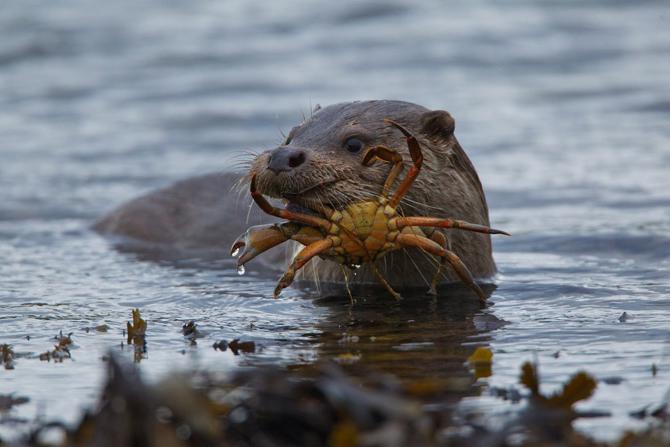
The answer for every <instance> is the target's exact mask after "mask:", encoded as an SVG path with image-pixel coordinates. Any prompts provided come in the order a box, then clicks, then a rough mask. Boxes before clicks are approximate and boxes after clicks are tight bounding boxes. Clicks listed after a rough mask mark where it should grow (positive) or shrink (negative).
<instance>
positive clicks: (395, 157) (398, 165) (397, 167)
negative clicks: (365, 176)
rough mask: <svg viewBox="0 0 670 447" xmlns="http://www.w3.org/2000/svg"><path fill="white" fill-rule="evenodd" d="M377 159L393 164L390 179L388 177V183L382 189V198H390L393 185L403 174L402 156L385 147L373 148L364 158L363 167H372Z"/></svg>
mask: <svg viewBox="0 0 670 447" xmlns="http://www.w3.org/2000/svg"><path fill="white" fill-rule="evenodd" d="M375 158H379V159H380V160H383V161H387V162H389V163H393V167H392V168H391V171H389V174H388V177H386V181H385V182H384V187H383V188H382V197H384V198H388V194H389V191H390V190H391V185H393V182H394V181H395V179H396V178H397V177H398V175H399V174H400V172H402V168H403V163H402V156H401V155H400V154H399V153H397V152H396V151H394V150H393V149H389V148H387V147H384V146H377V147H373V148H372V149H370V150H369V151H368V152H367V153H366V154H365V157H363V165H364V166H370V165H371V164H372V161H373V160H374V159H375Z"/></svg>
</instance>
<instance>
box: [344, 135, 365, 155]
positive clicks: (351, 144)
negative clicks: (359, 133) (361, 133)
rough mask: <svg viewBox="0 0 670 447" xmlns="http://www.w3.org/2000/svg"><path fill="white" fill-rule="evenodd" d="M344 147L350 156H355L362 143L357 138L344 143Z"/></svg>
mask: <svg viewBox="0 0 670 447" xmlns="http://www.w3.org/2000/svg"><path fill="white" fill-rule="evenodd" d="M344 147H345V149H346V150H348V151H349V152H351V153H352V154H356V153H358V152H360V151H361V149H363V142H362V141H361V140H359V139H358V138H349V139H347V141H345V142H344Z"/></svg>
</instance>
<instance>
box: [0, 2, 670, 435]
mask: <svg viewBox="0 0 670 447" xmlns="http://www.w3.org/2000/svg"><path fill="white" fill-rule="evenodd" d="M669 21H670V8H669V7H668V4H667V2H664V1H641V2H634V3H630V4H629V3H627V2H599V1H585V2H563V1H547V2H534V1H524V0H517V1H512V2H505V4H497V3H494V2H484V1H482V2H471V1H460V2H459V1H457V2H450V3H449V4H448V5H445V4H444V3H443V2H439V1H426V2H417V3H416V4H414V3H413V4H412V5H408V4H406V3H404V2H396V3H391V4H390V5H387V6H382V5H381V4H380V3H378V2H375V1H372V0H371V1H365V2H354V1H348V0H347V1H339V2H329V3H326V4H319V5H316V4H313V3H312V2H306V1H304V2H302V1H287V2H275V3H272V4H263V5H261V4H255V3H250V2H245V1H242V0H240V1H230V2H225V3H221V2H217V3H209V4H202V3H195V2H187V3H183V2H182V3H172V4H169V5H168V4H165V3H163V2H158V1H154V0H147V1H143V2H141V3H137V2H131V1H117V2H107V3H104V4H103V3H96V4H95V5H93V4H91V3H89V2H85V1H82V0H69V1H63V2H58V3H52V2H41V1H37V0H34V1H24V0H16V1H7V2H4V3H3V6H2V12H1V13H0V35H1V36H2V39H0V158H1V162H0V191H1V192H0V199H1V200H0V257H1V258H2V263H0V300H1V303H2V311H1V312H0V343H10V344H12V345H13V346H14V349H15V351H16V352H17V353H19V354H20V355H21V357H20V358H18V359H17V361H16V368H15V369H14V370H8V371H5V370H2V371H0V393H10V392H15V393H17V394H18V395H25V396H28V397H29V398H30V399H31V402H30V403H29V404H26V405H23V406H20V407H17V408H16V410H15V411H14V412H12V414H11V416H12V417H14V418H19V419H21V418H23V419H28V420H32V419H33V418H35V417H42V418H47V419H51V418H59V419H62V420H65V421H66V422H73V421H75V420H76V419H77V418H78V413H79V412H78V410H79V409H80V408H84V407H85V406H87V405H91V404H92V402H94V400H95V396H96V393H97V387H98V385H99V383H100V381H101V378H102V374H103V371H104V368H103V367H102V361H101V357H102V356H103V355H105V354H106V353H107V352H108V350H109V349H114V350H118V351H122V352H123V353H124V355H126V356H127V357H128V358H132V350H128V349H127V347H124V348H122V347H121V342H122V341H124V338H123V334H122V329H123V328H124V326H125V322H126V321H127V320H128V319H129V317H130V311H131V309H132V308H135V307H139V308H140V309H141V310H142V312H143V315H144V316H145V318H146V319H147V320H148V321H149V327H150V330H149V332H150V335H149V338H148V345H147V348H148V351H147V358H145V359H144V360H143V361H142V362H141V368H142V370H143V373H144V374H145V376H147V377H151V378H157V377H161V376H163V375H165V374H169V373H171V372H174V371H177V370H179V369H181V368H186V367H191V366H193V365H195V366H196V367H203V368H205V367H206V368H211V369H216V370H218V371H221V372H226V371H231V370H233V369H234V368H236V367H238V366H240V365H262V364H268V363H271V364H281V365H305V364H310V363H312V362H315V361H317V360H319V359H329V358H333V357H337V356H342V355H345V357H346V356H348V355H352V356H354V357H357V358H358V361H357V362H355V363H354V364H353V365H351V366H350V368H351V370H352V371H356V370H357V368H360V369H365V368H374V369H376V370H380V371H386V372H394V373H396V374H398V375H400V377H401V378H403V379H405V380H412V379H415V378H420V377H422V376H424V375H431V376H437V377H445V378H457V379H460V380H462V381H465V382H463V383H465V384H466V386H465V387H463V389H462V392H460V393H455V395H454V399H456V398H458V397H462V396H464V395H467V396H469V397H467V398H465V399H464V400H462V401H461V404H460V405H461V407H462V409H463V411H465V410H467V409H469V408H473V407H474V408H478V409H482V408H483V409H487V410H488V414H490V415H491V417H490V419H491V423H496V422H495V421H496V415H499V414H505V412H507V411H509V410H510V409H511V408H512V409H513V408H514V407H513V406H512V407H510V406H509V405H508V404H505V403H502V402H501V401H499V400H497V399H494V398H491V397H488V396H487V393H486V391H485V390H483V389H482V388H481V386H480V385H481V384H482V381H480V382H479V383H478V384H475V382H474V378H473V377H472V375H471V373H470V372H469V371H468V370H467V368H466V366H464V365H463V362H464V360H465V358H466V357H467V355H469V354H470V353H471V352H472V350H473V349H474V347H475V346H477V345H481V344H487V345H489V346H490V347H491V349H492V350H493V352H494V366H493V376H492V377H491V378H489V379H486V380H484V381H483V383H487V382H488V383H489V384H491V385H494V386H499V387H508V386H512V385H515V384H516V383H517V376H518V372H519V367H520V365H521V364H522V363H523V362H524V361H527V360H533V359H537V360H538V361H539V362H540V365H541V366H540V370H541V375H542V379H543V382H544V384H545V385H546V387H547V389H552V388H554V387H557V386H558V385H559V384H560V383H562V382H563V381H564V380H565V379H566V378H567V377H568V376H569V375H570V374H572V373H574V372H575V371H576V370H577V369H582V368H583V369H587V370H588V371H589V372H591V373H592V374H594V375H595V376H597V377H599V378H605V377H611V376H616V377H620V378H622V379H623V380H622V381H621V383H620V384H618V385H607V384H604V383H601V384H600V386H599V388H598V390H597V392H596V394H595V396H594V397H593V398H592V399H591V400H590V401H588V402H586V403H585V404H582V408H587V409H589V408H592V409H606V410H609V411H611V412H612V417H610V418H601V419H589V420H584V421H580V422H579V423H578V425H579V426H580V428H583V429H584V430H586V431H588V432H589V433H591V434H594V435H596V436H598V437H600V438H605V439H607V438H610V437H612V436H615V435H616V434H617V433H618V432H619V431H621V430H623V429H626V428H630V427H636V426H639V422H636V421H634V420H633V419H631V418H630V417H628V412H629V411H631V410H634V409H638V408H641V407H643V406H645V405H648V404H657V403H660V401H661V399H662V396H663V394H664V393H665V392H666V391H667V390H668V389H670V373H669V372H668V371H669V369H670V360H669V358H668V355H669V353H670V347H669V346H670V345H669V343H670V341H669V340H670V331H669V329H670V323H669V321H670V319H669V318H668V308H669V305H670V279H669V278H670V261H669V255H670V193H669V191H670V176H669V175H668V172H669V168H670V147H669V141H670V126H668V122H670V84H669V83H668V81H667V80H668V79H669V78H670V32H668V30H669V29H670V26H669V25H670V23H669ZM372 98H394V99H403V100H408V101H412V102H416V103H419V104H422V105H425V106H427V107H430V108H446V109H448V110H449V111H450V112H451V113H452V114H453V115H454V116H455V117H456V122H457V129H456V132H457V136H458V138H459V140H460V141H461V143H462V144H463V146H464V147H465V149H466V151H467V152H468V154H469V155H470V157H471V158H472V160H473V162H474V164H475V166H476V167H477V169H478V171H479V174H480V177H481V179H482V182H483V184H484V186H485V189H486V191H487V194H488V200H489V206H490V208H491V217H492V225H493V226H495V227H498V228H504V229H506V230H509V231H510V232H511V233H513V234H514V236H513V237H512V238H505V239H503V238H495V241H494V247H495V255H496V260H497V262H498V265H499V268H500V275H499V277H498V288H497V289H496V290H495V291H493V293H492V297H491V301H492V302H493V303H494V304H493V305H492V306H491V307H489V308H488V309H485V310H480V309H478V308H477V307H472V306H471V304H470V303H469V301H468V299H467V293H460V292H456V291H451V292H450V293H447V294H446V295H444V296H441V297H439V298H438V299H437V300H431V299H430V298H426V297H424V299H423V300H422V299H421V297H414V298H412V299H409V300H407V301H406V302H405V303H402V304H394V303H391V304H388V302H387V301H382V302H381V303H380V302H379V300H374V299H371V300H368V301H367V302H362V303H360V304H359V305H358V306H357V307H354V308H351V307H349V306H348V305H347V302H346V300H345V301H342V300H337V299H330V300H328V299H326V300H316V301H314V300H313V299H312V298H314V297H315V296H316V293H314V292H310V291H302V292H301V291H296V290H292V291H287V292H286V293H285V294H284V295H283V297H282V299H280V300H272V299H271V298H270V296H271V292H272V289H273V288H274V279H273V278H266V277H261V276H259V275H258V272H256V271H254V269H253V268H250V269H249V270H250V271H249V273H248V274H247V275H245V276H242V277H240V276H238V275H237V274H236V272H235V271H234V268H233V263H232V261H231V260H229V259H228V258H227V257H226V253H225V251H226V250H225V248H224V249H223V250H222V255H221V258H220V260H216V261H212V260H208V261H207V262H200V261H198V260H194V259H190V260H189V259H186V260H177V261H174V260H172V261H162V262H155V261H147V260H145V258H144V257H142V256H141V255H138V254H134V253H127V252H121V251H117V250H115V249H114V248H113V244H112V243H111V242H110V241H108V240H105V239H103V238H101V237H99V236H98V235H96V234H94V233H93V232H92V231H91V230H90V225H91V223H92V222H93V221H94V220H95V219H96V218H97V217H99V216H101V215H102V214H103V213H105V212H107V211H109V210H110V209H111V208H112V207H113V206H115V205H117V204H119V203H121V202H123V201H124V200H127V199H130V198H133V197H135V196H137V195H139V194H141V193H143V192H146V191H149V190H151V189H153V188H156V187H160V186H164V185H167V184H169V183H170V182H172V181H175V180H177V179H181V178H184V177H187V176H191V175H196V174H202V173H207V172H211V171H212V170H219V169H220V170H224V169H226V168H227V167H228V166H229V165H230V164H231V161H234V160H237V159H239V156H238V155H236V154H239V153H241V152H244V151H248V150H255V151H259V150H264V149H268V148H271V147H273V146H274V145H276V144H277V143H278V142H279V141H281V138H282V137H281V131H282V130H283V131H284V132H286V131H287V130H288V129H290V127H291V126H292V125H294V124H295V123H297V122H299V121H300V120H301V117H302V115H303V114H309V110H310V109H311V107H312V106H313V105H314V104H316V103H321V104H324V105H326V104H330V103H333V102H339V101H347V100H354V99H372ZM378 298H379V299H381V300H385V299H386V298H385V297H383V298H382V297H378ZM623 312H626V313H627V315H628V316H629V318H628V319H627V320H626V321H625V322H620V321H619V316H620V315H621V314H622V313H623ZM191 319H193V320H196V321H197V322H198V324H199V327H200V329H201V330H203V331H204V332H205V333H206V336H205V338H203V339H200V340H199V341H198V344H197V346H191V345H190V343H189V342H188V341H185V340H184V339H183V337H182V336H181V334H180V329H181V326H182V324H183V323H184V322H186V321H188V320H191ZM502 322H506V323H507V324H501V323H502ZM100 323H105V324H107V325H108V326H109V327H110V330H109V331H108V332H107V333H98V332H96V331H94V330H93V331H91V330H89V331H88V332H86V330H85V329H86V328H91V327H93V326H95V325H97V324H100ZM61 330H62V331H63V332H64V333H68V332H73V333H74V334H73V339H74V342H75V349H73V350H72V357H73V359H72V360H71V361H65V362H64V363H58V364H54V363H45V362H40V361H39V360H38V359H37V358H36V357H37V355H38V354H39V353H40V352H43V351H45V350H47V349H48V348H50V347H51V346H52V345H53V343H54V341H53V340H52V338H53V337H54V335H56V334H57V333H58V332H59V331H61ZM234 337H242V338H244V339H248V340H253V341H255V342H256V344H257V346H258V349H257V352H256V353H255V354H251V355H242V356H234V355H233V354H232V353H230V351H227V352H225V353H221V352H217V351H214V350H213V349H211V348H210V346H211V343H213V342H214V341H216V340H219V339H228V340H230V339H232V338H234ZM652 364H655V365H656V366H657V368H658V372H657V374H656V375H655V376H653V375H652V372H651V369H652ZM614 427H615V428H614ZM24 429H25V424H14V423H10V422H6V423H2V424H0V436H14V435H16V434H17V433H19V432H21V431H22V430H24Z"/></svg>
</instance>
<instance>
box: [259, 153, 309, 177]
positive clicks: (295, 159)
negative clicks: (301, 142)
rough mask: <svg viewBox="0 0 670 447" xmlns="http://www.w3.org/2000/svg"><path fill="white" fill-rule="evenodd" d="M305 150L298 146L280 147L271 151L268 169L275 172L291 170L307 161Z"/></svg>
mask: <svg viewBox="0 0 670 447" xmlns="http://www.w3.org/2000/svg"><path fill="white" fill-rule="evenodd" d="M305 159H306V156H305V151H304V150H302V149H297V148H288V147H284V146H281V147H278V148H277V149H275V150H273V151H272V152H271V153H270V160H269V161H268V169H269V170H270V171H272V172H274V173H275V174H279V173H280V172H285V171H290V170H291V169H293V168H297V167H298V166H300V165H301V164H303V163H304V162H305Z"/></svg>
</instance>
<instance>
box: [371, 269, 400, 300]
mask: <svg viewBox="0 0 670 447" xmlns="http://www.w3.org/2000/svg"><path fill="white" fill-rule="evenodd" d="M370 265H371V266H372V271H373V272H374V274H375V276H376V277H377V279H378V280H379V282H380V283H382V284H383V285H384V287H386V290H388V291H389V293H390V294H391V295H392V296H393V298H395V299H396V300H401V299H402V296H400V294H399V293H398V292H396V291H395V290H393V287H391V284H389V283H388V281H386V278H384V275H383V274H382V272H380V271H379V269H377V266H376V265H374V264H370Z"/></svg>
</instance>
